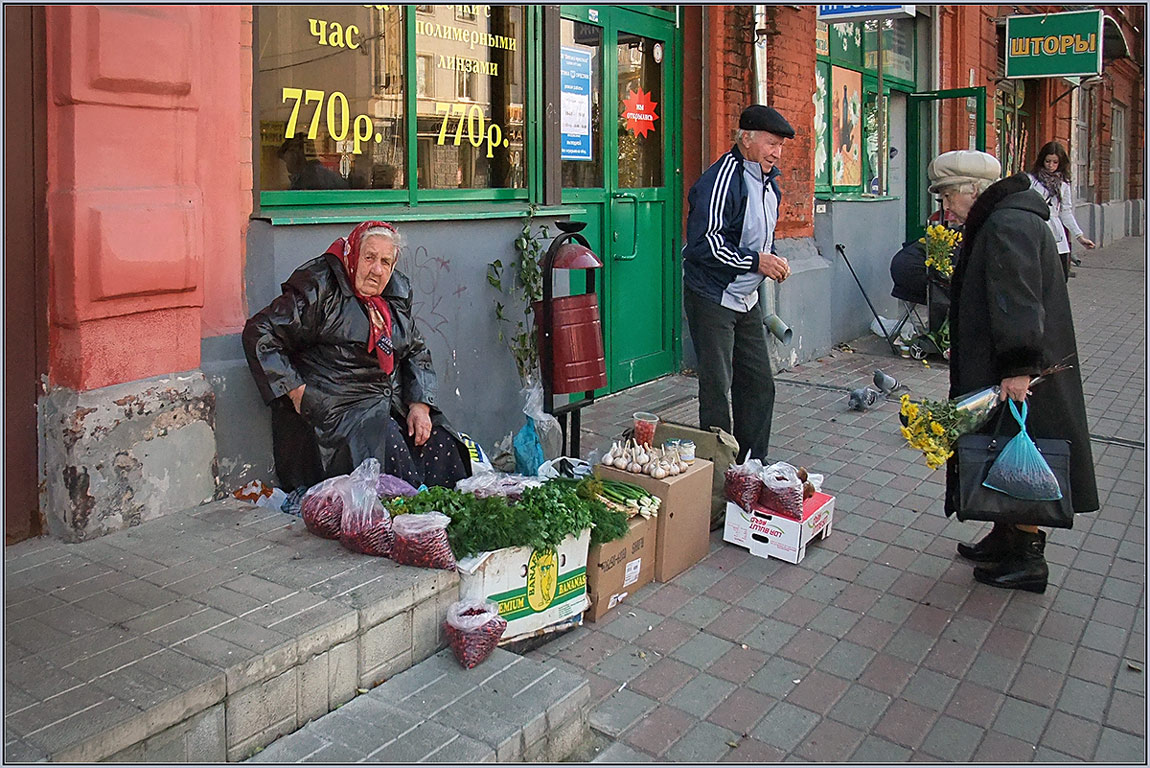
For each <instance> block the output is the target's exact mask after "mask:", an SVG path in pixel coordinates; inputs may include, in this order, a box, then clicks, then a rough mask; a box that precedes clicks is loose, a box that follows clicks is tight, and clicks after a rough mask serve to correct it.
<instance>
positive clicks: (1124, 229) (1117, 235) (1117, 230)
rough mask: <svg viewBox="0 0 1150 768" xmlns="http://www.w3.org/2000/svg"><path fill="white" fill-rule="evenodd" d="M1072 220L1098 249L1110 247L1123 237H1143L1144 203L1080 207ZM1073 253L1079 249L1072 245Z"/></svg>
mask: <svg viewBox="0 0 1150 768" xmlns="http://www.w3.org/2000/svg"><path fill="white" fill-rule="evenodd" d="M1074 218H1075V220H1077V221H1078V226H1080V227H1082V231H1083V232H1084V233H1085V234H1086V236H1087V237H1089V238H1090V239H1091V240H1093V241H1094V242H1095V243H1097V244H1098V245H1099V246H1103V245H1109V244H1110V243H1112V242H1114V241H1115V240H1121V239H1122V238H1124V237H1139V236H1141V235H1144V234H1146V201H1145V200H1115V201H1113V202H1109V203H1102V204H1097V203H1079V204H1077V205H1075V206H1074ZM1072 246H1073V248H1074V252H1075V253H1077V252H1079V251H1080V250H1081V247H1080V246H1079V245H1077V243H1072Z"/></svg>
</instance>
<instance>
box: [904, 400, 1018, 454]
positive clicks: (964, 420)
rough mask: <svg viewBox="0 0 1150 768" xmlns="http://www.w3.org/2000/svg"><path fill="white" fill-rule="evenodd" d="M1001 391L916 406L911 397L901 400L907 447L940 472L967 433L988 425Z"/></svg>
mask: <svg viewBox="0 0 1150 768" xmlns="http://www.w3.org/2000/svg"><path fill="white" fill-rule="evenodd" d="M997 390H998V387H988V388H987V389H985V390H982V391H981V392H976V393H974V394H972V395H968V396H966V397H963V398H959V399H958V400H943V401H936V400H923V401H922V402H921V403H915V402H912V401H911V399H910V395H903V396H902V398H901V399H900V401H899V402H900V403H901V408H899V417H900V419H901V421H902V423H903V426H901V427H899V431H900V432H901V433H902V436H903V437H904V438H906V442H907V444H908V445H909V446H910V447H911V448H914V449H915V450H918V451H922V454H923V456H925V457H926V465H927V466H928V467H930V468H931V469H938V468H939V467H941V466H942V465H943V464H945V463H946V460H947V459H949V458H950V457H951V456H953V455H954V448H953V446H954V443H955V442H956V441H957V440H958V438H959V437H961V436H962V435H965V434H966V433H967V432H972V431H974V430H975V429H978V428H979V427H980V426H982V425H983V424H984V423H986V419H987V417H989V416H990V414H991V412H992V411H993V410H994V407H995V406H996V405H998V391H997Z"/></svg>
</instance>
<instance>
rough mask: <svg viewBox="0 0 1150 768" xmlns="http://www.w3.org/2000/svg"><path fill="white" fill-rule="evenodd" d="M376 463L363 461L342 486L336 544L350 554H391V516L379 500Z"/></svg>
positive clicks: (374, 460) (382, 555)
mask: <svg viewBox="0 0 1150 768" xmlns="http://www.w3.org/2000/svg"><path fill="white" fill-rule="evenodd" d="M378 483H379V462H378V461H377V460H376V459H365V460H364V462H363V463H362V464H360V465H359V466H358V467H356V470H355V471H354V472H352V473H351V475H350V476H349V477H348V482H347V484H346V485H345V489H346V490H345V495H344V508H343V516H342V519H341V520H340V530H339V543H340V544H343V545H344V546H345V547H347V548H348V549H350V550H351V551H352V552H359V553H361V554H365V555H376V556H379V557H385V556H386V555H387V554H388V552H390V551H391V543H392V540H393V539H394V538H395V534H394V533H393V531H392V528H391V514H390V513H389V512H388V511H387V510H386V509H384V508H383V504H381V503H380V501H379V494H378V492H377V486H378Z"/></svg>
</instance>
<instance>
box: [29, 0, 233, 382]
mask: <svg viewBox="0 0 1150 768" xmlns="http://www.w3.org/2000/svg"><path fill="white" fill-rule="evenodd" d="M47 45H48V51H47V54H48V55H47V61H48V95H49V98H48V101H49V104H48V152H47V154H48V232H49V235H48V242H49V248H48V254H47V260H48V263H49V283H50V297H51V298H50V306H49V323H50V341H49V377H50V379H51V382H52V383H53V384H55V385H59V386H66V387H71V388H75V389H94V388H97V387H103V386H107V385H110V384H116V383H120V382H125V381H132V380H135V379H140V378H146V377H148V376H154V375H157V374H161V373H168V372H172V371H182V370H188V369H190V368H196V367H198V366H199V363H200V339H201V337H202V335H211V334H214V333H224V332H228V331H231V330H235V329H237V328H238V327H239V326H241V325H242V323H243V314H244V313H243V296H242V274H243V253H244V231H245V227H246V222H247V218H248V214H249V213H250V211H251V200H252V198H251V187H252V184H251V160H250V158H251V149H250V147H251V98H250V93H251V8H250V7H249V6H164V7H149V6H49V7H48V8H47Z"/></svg>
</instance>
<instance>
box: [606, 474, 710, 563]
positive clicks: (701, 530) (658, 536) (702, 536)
mask: <svg viewBox="0 0 1150 768" xmlns="http://www.w3.org/2000/svg"><path fill="white" fill-rule="evenodd" d="M712 471H713V466H712V464H711V462H709V461H707V460H706V459H695V463H694V464H691V465H690V467H689V468H688V469H687V471H686V472H685V473H683V474H681V475H675V476H674V477H668V478H664V479H663V480H656V479H655V478H653V477H648V476H647V475H635V474H632V473H630V472H624V471H623V470H621V469H615V468H614V467H607V466H604V465H602V464H596V465H595V474H596V475H598V476H599V477H603V478H607V479H609V480H622V481H623V482H625V483H632V484H633V485H637V486H639V487H640V488H643V489H644V490H647V491H649V492H650V493H652V494H653V495H655V496H658V497H659V498H660V499H661V500H662V504H660V505H659V516H658V518H656V519H657V520H658V525H657V527H656V532H655V581H670V580H671V579H672V578H674V577H675V576H676V575H677V574H679V573H682V572H683V571H685V570H687V569H688V568H690V567H691V566H692V565H694V564H695V563H697V562H699V561H700V560H702V559H703V558H704V557H705V556H706V554H707V550H708V549H709V548H710V536H711V477H712Z"/></svg>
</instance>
